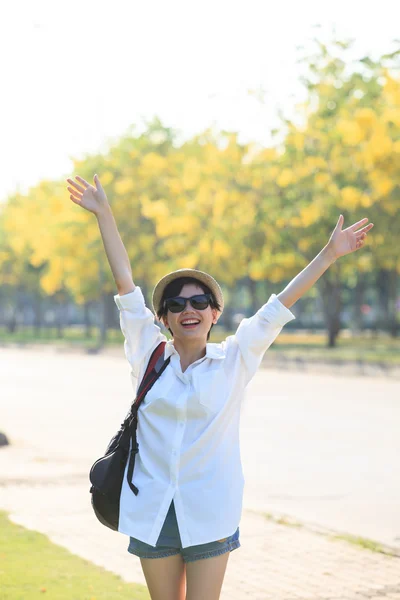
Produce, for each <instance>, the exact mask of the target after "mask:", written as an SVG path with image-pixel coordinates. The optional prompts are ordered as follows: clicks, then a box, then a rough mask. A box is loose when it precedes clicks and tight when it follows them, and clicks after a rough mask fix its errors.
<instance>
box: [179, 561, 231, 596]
mask: <svg viewBox="0 0 400 600" xmlns="http://www.w3.org/2000/svg"><path fill="white" fill-rule="evenodd" d="M229 556H230V552H229V551H228V552H225V554H220V555H219V556H213V557H211V558H204V559H202V560H194V561H193V562H188V563H186V578H187V594H186V600H204V599H205V598H207V600H218V599H219V596H220V593H221V589H222V583H223V581H224V577H225V571H226V567H227V564H228V559H229Z"/></svg>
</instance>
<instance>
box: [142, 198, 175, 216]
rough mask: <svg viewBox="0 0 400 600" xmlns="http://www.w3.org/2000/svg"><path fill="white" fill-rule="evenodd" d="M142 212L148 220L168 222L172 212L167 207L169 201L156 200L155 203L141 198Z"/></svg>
mask: <svg viewBox="0 0 400 600" xmlns="http://www.w3.org/2000/svg"><path fill="white" fill-rule="evenodd" d="M141 212H142V215H143V216H144V217H146V218H147V219H157V220H161V219H162V220H166V219H167V218H168V217H169V214H170V211H169V209H168V206H167V200H163V199H160V200H155V201H154V202H151V201H148V200H146V199H145V198H144V197H142V198H141Z"/></svg>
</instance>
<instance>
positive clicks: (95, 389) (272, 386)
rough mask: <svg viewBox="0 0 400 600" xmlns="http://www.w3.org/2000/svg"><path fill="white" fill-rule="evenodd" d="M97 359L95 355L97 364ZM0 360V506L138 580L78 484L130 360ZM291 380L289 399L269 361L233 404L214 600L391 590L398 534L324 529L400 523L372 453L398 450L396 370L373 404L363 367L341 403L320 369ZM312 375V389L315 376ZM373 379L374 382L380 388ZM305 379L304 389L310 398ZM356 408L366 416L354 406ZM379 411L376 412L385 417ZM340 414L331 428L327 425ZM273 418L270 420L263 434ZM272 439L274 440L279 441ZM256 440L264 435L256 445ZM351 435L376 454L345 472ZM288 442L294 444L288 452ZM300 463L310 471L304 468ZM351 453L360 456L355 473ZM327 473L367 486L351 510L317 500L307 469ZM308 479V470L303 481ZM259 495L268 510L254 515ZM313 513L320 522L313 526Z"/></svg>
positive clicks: (122, 539)
mask: <svg viewBox="0 0 400 600" xmlns="http://www.w3.org/2000/svg"><path fill="white" fill-rule="evenodd" d="M15 352H19V354H15ZM17 359H18V360H17ZM103 360H104V361H106V362H105V363H103ZM8 361H9V362H8ZM1 365H3V366H1ZM0 369H1V372H0V378H1V380H2V382H3V383H2V396H3V397H2V402H1V403H0V423H1V424H2V425H1V427H2V428H3V425H5V427H4V429H6V432H7V433H8V434H9V435H10V436H11V437H12V441H13V445H12V446H11V447H7V448H2V449H1V450H0V509H5V510H8V511H9V512H10V518H11V519H12V520H13V521H14V522H16V523H19V524H21V525H23V526H25V527H28V528H31V529H34V530H37V531H40V532H42V533H44V534H46V535H47V536H48V537H49V538H50V539H51V540H52V541H54V542H55V543H57V544H60V545H62V546H64V547H66V548H68V549H69V550H70V551H71V552H73V553H75V554H77V555H79V556H81V557H83V558H85V559H87V560H90V561H92V562H93V563H95V564H98V565H100V566H102V567H104V568H106V569H109V570H110V571H112V572H114V573H116V574H119V575H120V576H121V577H122V578H123V579H125V580H126V581H132V582H137V583H141V584H143V585H145V579H144V576H143V573H142V570H141V566H140V560H139V559H138V558H137V557H135V556H133V555H131V554H129V553H128V552H127V547H128V543H129V538H128V536H125V535H123V534H119V533H117V532H113V531H111V530H108V529H107V528H106V527H104V526H103V525H101V524H100V523H99V522H98V521H97V519H96V517H95V516H94V513H93V511H92V508H91V505H90V494H89V487H90V483H89V480H88V471H89V468H90V466H91V464H92V463H93V457H95V458H97V455H100V454H102V452H103V451H104V446H105V443H104V440H106V441H108V438H109V437H110V431H109V427H110V398H112V400H113V408H115V412H116V414H120V413H121V408H122V406H124V401H122V402H121V399H119V400H117V399H118V398H121V396H122V397H123V395H124V394H125V392H126V398H128V399H129V398H130V396H131V388H130V385H131V384H130V381H129V378H128V377H127V375H128V374H129V366H128V371H127V368H126V366H125V365H124V362H123V361H121V360H120V358H118V357H115V358H112V357H103V358H100V357H85V356H79V355H77V356H75V357H74V358H73V359H72V357H71V356H69V355H61V356H59V355H52V354H49V353H47V352H45V351H44V352H43V353H42V354H41V355H40V354H38V353H36V354H34V353H29V352H25V351H23V352H22V354H21V351H13V352H11V351H5V350H3V351H1V350H0ZM14 371H15V372H14ZM289 375H291V374H287V377H285V382H283V385H286V382H287V381H288V380H289V379H290V377H289ZM125 377H126V381H125V379H124V378H125ZM7 378H9V383H10V385H8V383H7V381H8V379H7ZM299 381H300V380H299V379H298V378H296V380H295V382H294V384H293V386H294V388H295V389H296V390H297V392H296V394H297V397H296V398H295V399H294V400H293V398H292V396H293V395H294V394H292V393H289V395H288V391H289V387H287V388H283V389H284V392H283V395H280V394H281V393H282V379H281V374H279V373H278V377H276V376H275V375H274V373H273V372H272V371H268V373H263V374H262V375H261V377H260V378H258V379H257V380H254V385H253V383H252V384H251V385H252V388H251V389H249V392H250V394H249V396H248V397H247V399H246V402H245V407H244V412H243V415H242V417H243V437H242V445H243V446H244V451H243V459H244V460H243V463H244V464H243V466H244V473H245V479H246V486H245V508H244V511H243V515H242V520H241V523H240V541H241V544H242V546H241V547H240V548H239V549H237V550H235V551H234V552H232V554H231V556H230V560H229V563H228V569H227V573H226V577H225V580H224V586H223V591H222V594H221V599H222V600H228V598H229V599H231V600H242V599H244V598H251V599H252V600H267V599H274V600H294V599H295V598H297V599H303V600H314V599H315V600H322V599H326V600H338V599H342V600H356V599H360V600H362V599H367V598H369V599H370V600H377V599H378V598H381V599H382V598H388V599H389V598H390V599H393V600H394V599H396V598H397V599H398V600H400V548H399V546H398V545H396V544H395V543H392V544H386V545H385V544H383V545H382V550H383V552H378V551H372V550H370V549H367V548H362V547H361V546H360V545H356V544H353V543H350V542H349V541H345V540H343V539H335V538H334V537H333V536H332V534H331V531H332V529H336V530H338V529H340V530H341V531H343V530H346V531H347V532H351V533H354V532H355V531H360V534H361V535H364V536H365V537H374V538H375V539H379V541H381V542H382V541H383V542H385V540H389V541H391V540H393V541H396V539H397V537H398V534H399V533H400V531H399V529H398V521H396V520H395V517H396V514H398V510H397V513H396V512H394V510H393V507H396V506H397V507H398V506H399V503H398V496H397V490H398V486H397V484H396V481H397V479H396V478H395V477H393V472H392V474H391V475H390V473H389V471H387V472H386V471H385V469H383V463H382V461H383V460H384V459H385V457H387V461H386V463H385V464H386V465H388V466H391V467H393V466H394V467H395V468H396V464H394V461H393V456H397V455H398V454H393V452H396V448H397V446H396V444H397V443H398V441H397V439H395V438H397V437H398V436H395V435H391V434H390V432H391V431H392V430H391V429H390V424H391V423H390V422H391V421H393V419H395V418H396V415H397V414H398V413H397V412H395V410H397V408H396V407H397V403H396V402H395V401H393V402H391V400H390V397H391V395H393V394H394V396H393V400H395V396H396V391H395V390H397V391H398V388H397V387H392V386H393V385H394V386H398V383H395V382H384V381H382V380H381V379H379V385H378V387H379V389H380V390H381V393H380V396H379V409H376V403H375V399H376V393H375V389H378V387H376V388H375V387H374V386H375V385H377V382H374V380H373V378H370V380H369V381H368V386H367V389H365V388H363V386H362V383H361V382H360V381H359V380H357V379H354V380H351V379H350V378H349V379H344V380H343V382H342V388H343V389H344V390H345V392H346V393H347V394H348V395H349V398H350V399H351V400H352V403H351V404H349V402H348V401H347V400H348V399H347V400H346V397H344V398H343V394H342V395H340V394H338V393H337V392H336V390H335V388H334V382H333V381H329V386H327V387H329V390H328V389H327V392H326V394H328V392H330V393H332V398H333V399H334V403H332V402H328V403H324V402H322V401H321V394H320V392H317V389H324V386H326V385H327V381H326V378H325V376H324V378H323V379H322V380H321V381H319V380H318V376H313V377H312V382H311V381H309V380H308V378H307V379H304V382H305V383H306V382H307V385H304V387H303V388H302V389H301V384H300V383H299ZM15 382H17V385H15ZM266 382H267V385H266ZM319 385H320V386H322V388H318V386H319ZM383 385H384V386H385V391H382V386H383ZM124 386H125V387H124ZM312 386H317V387H315V388H312ZM342 388H341V389H342ZM310 389H314V393H312V394H311V398H310V397H309V396H310ZM73 390H75V394H73V393H72V391H73ZM100 390H101V392H100ZM266 390H268V395H267V396H266ZM3 392H4V394H3ZM368 393H369V394H370V395H368ZM326 394H325V395H324V400H326ZM364 395H365V397H364ZM274 396H275V400H277V401H276V402H274ZM276 396H279V397H278V398H277V397H276ZM344 396H346V394H344ZM358 396H361V397H358ZM397 399H398V396H397ZM288 402H289V403H288ZM290 402H292V403H290ZM296 403H297V404H296ZM341 403H342V404H341ZM94 404H95V405H96V411H97V425H96V431H95V432H94V433H93V435H91V436H89V438H88V436H87V431H88V428H89V427H90V426H91V425H92V420H91V416H92V415H93V411H94V409H93V407H94ZM332 404H334V406H335V407H336V408H338V411H339V420H338V421H337V422H336V421H335V419H336V417H335V415H334V414H333V412H332V411H331V410H330V409H329V408H327V407H328V406H331V405H332ZM114 405H115V407H114ZM78 408H79V413H78V412H77V409H78ZM322 409H323V410H324V412H322ZM124 410H125V407H124V408H123V409H122V414H123V415H124V414H125V412H124ZM326 410H328V413H326ZM296 411H297V412H296ZM319 411H321V412H319ZM329 411H330V412H329ZM387 413H389V414H388V415H387ZM299 414H305V415H309V417H310V418H311V415H312V418H313V419H316V423H317V426H315V425H312V426H311V425H310V426H309V421H307V422H306V421H305V422H304V423H303V422H301V421H299V418H298V415H299ZM367 414H368V419H366V418H365V415H367ZM55 415H57V416H58V417H59V419H60V422H61V423H62V424H63V427H62V428H61V429H58V430H54V429H52V424H53V419H54V416H55ZM341 415H344V416H345V419H344V418H343V419H342V417H341ZM383 415H386V416H385V419H384V420H382V419H383ZM113 418H114V417H113ZM386 418H388V420H386ZM332 419H333V425H332V427H333V430H332V435H334V436H335V437H334V445H333V452H336V454H337V455H339V454H340V456H341V457H342V458H343V461H341V460H340V462H334V463H331V462H330V460H329V456H330V453H331V449H330V448H329V449H328V446H326V445H324V439H325V438H329V435H328V433H327V431H328V430H327V429H326V426H327V424H328V423H329V424H330V423H331V422H332ZM341 419H342V420H343V427H342V430H341V431H339V429H340V428H339V427H338V423H339V424H340V423H341ZM285 423H286V425H287V429H285ZM353 423H354V424H358V426H359V429H360V437H355V436H356V433H357V429H354V430H353V429H351V436H350V437H349V438H345V437H343V435H344V434H343V431H345V430H346V429H348V428H351V427H352V426H353ZM392 425H393V424H392ZM373 427H375V429H373ZM267 428H268V429H267ZM274 429H275V430H279V435H278V434H276V437H275V438H274V437H273V432H274ZM315 431H319V432H320V437H315ZM393 431H395V428H394V425H393ZM361 434H362V435H361ZM301 436H304V438H305V439H306V440H310V439H311V446H310V448H309V450H310V452H309V453H308V450H307V446H306V445H305V444H304V443H303V441H301V439H302V438H301ZM312 436H314V439H313V437H312ZM382 436H383V437H382ZM282 438H283V440H285V442H286V443H285V444H282ZM72 439H73V444H72V443H71V440H72ZM266 440H270V442H269V443H268V444H266ZM296 440H297V441H296ZM349 440H350V441H351V442H352V443H353V444H355V445H356V450H357V453H356V456H358V454H360V456H362V458H363V459H368V460H369V458H370V457H369V456H367V450H368V449H369V448H370V447H372V448H373V449H374V448H375V447H376V448H377V451H376V452H377V453H376V454H373V455H371V456H373V457H375V459H374V460H373V461H372V463H371V464H370V462H368V468H367V469H366V468H365V465H364V463H354V464H351V465H350V468H349V469H348V471H346V468H345V463H346V460H347V461H348V456H351V455H350V454H348V450H350V448H347V447H346V443H347V444H348V443H350V442H349ZM371 440H374V444H371ZM289 441H290V442H291V444H292V445H290V451H289V450H288V448H289ZM364 441H365V444H366V445H365V446H364V445H363V444H364ZM345 442H346V443H345ZM300 443H301V452H300V454H299V446H298V444H300ZM278 444H279V446H277V445H278ZM277 447H278V448H279V455H280V454H283V462H282V463H279V460H280V459H279V456H278V455H277V451H276V448H277ZM382 448H383V453H381V450H382ZM328 450H329V451H328ZM344 450H346V452H345V451H344ZM256 451H257V452H258V457H259V459H258V461H259V462H258V466H259V465H262V466H263V469H264V472H265V477H264V478H260V477H258V478H257V479H258V481H259V485H258V486H255V484H254V481H255V479H254V473H253V471H252V468H253V467H252V465H254V461H253V457H254V453H255V452H256ZM368 451H369V450H368ZM285 453H286V454H285ZM318 453H319V454H320V455H322V456H323V460H322V461H321V462H320V461H319V460H317V461H314V462H315V464H314V463H313V459H315V456H319V455H318ZM296 454H297V455H299V456H297V459H298V462H294V463H293V464H292V463H291V457H292V456H295V455H296ZM260 457H261V462H260ZM346 457H347V458H346ZM390 457H392V458H390ZM390 461H392V464H391V462H390ZM375 462H376V472H375V470H374V469H375V466H374V465H375ZM274 465H275V466H274ZM282 465H284V467H283V468H284V473H283V475H282ZM308 465H311V466H312V467H313V469H314V470H311V471H310V472H309V473H306V469H307V468H308ZM360 465H364V472H363V473H362V471H361V470H360ZM332 466H334V467H335V468H334V469H333V468H332ZM258 468H259V467H258ZM335 469H336V472H337V474H335ZM325 472H328V473H329V478H330V479H332V489H335V490H338V491H339V492H340V491H342V492H343V491H344V490H345V489H347V486H348V485H350V483H351V481H350V479H351V476H352V474H353V479H354V478H355V477H354V475H357V476H358V477H360V476H361V474H363V476H364V478H365V482H366V483H367V484H368V485H369V486H370V487H371V489H370V493H369V495H368V496H366V495H365V493H364V495H363V492H364V488H363V487H362V486H361V488H357V487H355V488H354V490H353V492H352V493H354V494H355V493H356V492H357V490H358V489H359V495H356V496H355V497H356V500H357V502H356V506H355V508H356V509H357V510H356V511H353V508H352V505H351V503H349V502H347V503H346V502H345V501H344V500H345V496H346V494H343V496H344V499H342V500H341V502H342V504H340V503H339V504H338V499H337V498H336V497H333V498H332V497H331V496H329V494H328V496H329V498H328V500H327V498H323V499H322V500H321V499H318V494H317V492H318V489H319V488H318V485H321V482H320V481H319V480H320V479H322V480H323V474H324V473H325ZM299 473H300V474H302V477H300V478H299V477H296V474H299ZM379 473H380V474H381V480H380V484H381V485H383V489H384V494H383V495H379V494H378V495H376V494H375V488H374V489H372V485H373V484H374V482H376V481H377V479H376V478H377V476H378V474H379ZM305 474H306V476H305ZM368 477H369V478H370V479H368ZM311 478H314V479H316V480H318V481H316V482H312V481H311ZM260 479H262V480H263V481H260ZM393 479H394V480H395V481H394V483H393V481H392V480H393ZM266 481H267V483H268V485H266ZM327 482H328V479H327V480H326V481H324V480H323V481H322V488H324V489H325V491H329V490H328V489H327V488H326V485H327ZM282 486H283V487H282ZM284 486H288V489H289V487H290V489H291V490H292V491H293V493H294V496H295V495H296V494H299V493H300V492H301V491H302V490H303V491H304V490H309V494H310V496H313V494H314V495H315V497H314V499H313V503H312V504H310V505H309V506H308V507H307V503H306V502H305V497H304V496H303V497H302V498H301V500H302V502H299V498H298V497H297V499H296V498H295V497H294V496H293V497H292V498H289V499H288V496H287V494H285V493H284V492H285V487H284ZM324 486H325V487H324ZM340 486H342V488H343V489H342V490H340V489H339V487H340ZM286 491H287V490H286ZM272 492H273V493H274V495H272ZM257 494H258V498H257ZM374 494H375V495H374ZM337 496H340V493H337ZM257 503H258V504H257ZM327 507H328V508H327ZM266 508H267V509H268V512H269V513H270V514H272V517H274V516H275V517H276V519H274V518H266V517H265V516H263V514H262V513H263V512H266V510H265V509H266ZM288 508H291V510H288ZM338 508H340V510H344V511H345V513H346V514H345V516H344V517H341V514H340V510H339V511H338ZM370 510H372V512H369V511H370ZM284 511H286V512H285V513H284V514H291V515H296V519H295V521H296V523H300V525H302V526H295V522H294V521H290V520H289V522H288V523H287V524H283V523H279V522H277V520H278V517H279V516H281V515H282V513H283V512H284ZM346 511H347V512H346ZM374 512H375V516H374ZM356 513H359V514H361V518H360V519H359V522H358V523H356V524H355V525H354V530H353V531H351V527H350V525H349V527H347V526H346V527H343V525H344V524H346V523H349V524H350V523H351V520H353V521H354V520H356ZM371 514H372V521H373V523H372V526H373V527H375V529H376V532H377V536H371V535H370V533H369V532H370V531H374V530H375V529H369V527H370V526H371V523H370V521H371V518H370V515H371ZM308 515H313V518H312V519H309V518H308ZM387 515H389V517H390V518H389V519H387ZM346 519H347V520H346ZM311 521H312V522H313V523H314V521H315V522H318V524H319V525H318V526H315V525H314V524H311ZM324 521H325V522H326V523H329V524H331V525H332V523H334V524H336V523H338V524H340V527H336V526H335V527H332V526H331V527H330V531H329V530H327V529H326V528H323V527H322V526H321V525H320V524H321V523H323V522H324ZM291 523H292V524H291ZM390 524H391V526H390ZM396 534H397V535H396ZM116 600H117V599H116Z"/></svg>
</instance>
